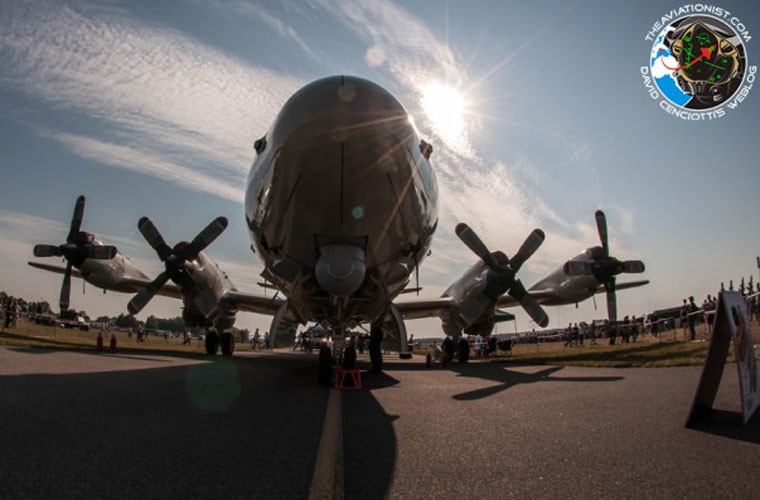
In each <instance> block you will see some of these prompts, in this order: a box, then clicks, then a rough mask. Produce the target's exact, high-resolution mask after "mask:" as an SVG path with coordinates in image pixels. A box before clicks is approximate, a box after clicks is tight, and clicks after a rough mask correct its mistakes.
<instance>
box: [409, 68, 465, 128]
mask: <svg viewBox="0 0 760 500" xmlns="http://www.w3.org/2000/svg"><path fill="white" fill-rule="evenodd" d="M420 104H421V105H422V109H423V110H424V111H425V114H426V115H427V117H428V118H429V119H430V121H431V122H432V125H433V128H434V129H435V131H436V133H437V134H438V135H440V136H441V137H442V138H443V139H444V140H447V141H456V140H457V139H459V138H461V137H462V135H463V133H464V113H465V107H466V104H465V99H464V96H463V95H462V93H461V92H459V91H458V90H457V89H455V88H454V87H451V86H449V85H445V84H442V83H437V82H436V83H431V84H429V85H428V86H427V87H426V88H425V89H424V90H423V92H422V99H421V100H420Z"/></svg>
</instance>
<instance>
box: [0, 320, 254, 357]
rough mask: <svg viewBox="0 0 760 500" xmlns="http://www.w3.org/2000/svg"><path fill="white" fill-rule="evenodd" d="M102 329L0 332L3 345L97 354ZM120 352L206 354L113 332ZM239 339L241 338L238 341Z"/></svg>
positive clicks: (240, 347)
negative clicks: (83, 351) (84, 351)
mask: <svg viewBox="0 0 760 500" xmlns="http://www.w3.org/2000/svg"><path fill="white" fill-rule="evenodd" d="M99 332H100V330H94V329H93V330H89V331H87V332H83V331H80V330H69V329H64V328H58V327H52V326H43V325H37V324H35V323H28V322H26V321H24V320H19V322H18V325H17V327H16V328H2V329H0V346H15V347H39V348H49V349H74V350H88V351H94V350H95V348H96V342H97V337H98V333H99ZM113 333H114V335H115V336H116V347H117V349H118V350H119V351H159V352H178V353H197V354H203V353H205V352H206V350H205V347H204V345H203V342H200V341H198V340H193V341H192V342H191V345H189V346H187V345H184V346H183V345H182V339H179V338H176V339H172V338H170V339H169V340H168V341H167V340H164V338H162V337H157V336H149V337H147V340H146V341H145V342H140V343H138V342H137V337H136V335H132V336H131V337H129V336H128V335H127V334H126V333H125V332H113ZM111 334H112V332H110V331H109V332H102V335H103V348H104V349H105V350H108V348H109V343H110V341H111ZM238 340H239V339H238ZM235 350H236V351H250V350H251V347H250V344H247V343H242V342H237V344H236V346H235Z"/></svg>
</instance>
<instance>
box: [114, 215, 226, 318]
mask: <svg viewBox="0 0 760 500" xmlns="http://www.w3.org/2000/svg"><path fill="white" fill-rule="evenodd" d="M137 228H138V229H139V230H140V233H141V234H142V235H143V237H144V238H145V240H146V241H147V242H148V244H149V245H150V246H151V247H152V248H153V249H154V250H155V251H156V253H157V254H158V258H159V259H161V261H162V262H163V263H164V271H163V272H161V274H159V275H158V276H156V279H154V280H153V281H152V282H151V283H150V284H149V285H148V286H147V287H146V288H144V289H142V290H141V291H140V292H138V293H137V294H136V295H135V296H134V297H132V300H130V301H129V304H128V305H127V309H129V312H130V313H131V314H137V313H138V312H140V311H141V310H142V309H143V307H145V306H146V305H147V304H148V302H150V299H152V298H153V296H154V295H155V294H156V293H158V291H159V290H160V289H161V287H162V286H164V284H166V282H167V281H169V280H170V279H171V280H172V281H174V282H175V283H178V284H180V286H182V283H183V282H187V279H188V278H189V279H192V274H191V273H189V272H188V271H189V270H190V267H189V262H190V261H192V260H194V259H195V258H197V257H198V254H199V253H200V252H202V251H203V249H205V248H206V247H207V246H209V245H210V244H211V243H212V242H213V241H214V240H215V239H216V238H217V237H218V236H219V235H220V234H222V232H223V231H224V230H225V229H226V228H227V218H226V217H217V218H216V219H214V220H213V221H211V223H210V224H209V225H208V226H206V227H205V228H204V229H203V230H202V231H201V232H200V233H198V235H197V236H196V237H195V238H194V239H193V241H191V242H190V243H180V244H178V245H175V247H174V248H171V247H170V246H169V245H167V244H166V242H165V241H164V238H163V236H161V233H159V232H158V229H156V226H155V225H154V224H153V222H152V221H151V220H150V219H149V218H147V217H142V218H141V219H140V220H139V222H138V223H137ZM202 312H203V313H204V315H206V312H210V311H202Z"/></svg>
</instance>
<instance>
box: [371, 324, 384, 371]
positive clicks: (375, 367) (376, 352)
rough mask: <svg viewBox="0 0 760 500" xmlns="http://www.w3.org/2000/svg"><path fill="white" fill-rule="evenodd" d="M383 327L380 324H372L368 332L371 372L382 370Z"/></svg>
mask: <svg viewBox="0 0 760 500" xmlns="http://www.w3.org/2000/svg"><path fill="white" fill-rule="evenodd" d="M382 343H383V328H382V327H381V326H380V325H373V326H372V329H371V330H370V333H369V359H370V362H371V363H372V369H371V370H370V371H372V372H373V373H380V372H381V371H383V351H382V350H381V349H382V347H381V346H382Z"/></svg>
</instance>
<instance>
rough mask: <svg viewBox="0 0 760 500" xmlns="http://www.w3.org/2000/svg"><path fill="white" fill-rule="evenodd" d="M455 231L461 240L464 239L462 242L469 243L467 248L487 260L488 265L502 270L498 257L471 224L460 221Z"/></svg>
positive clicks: (484, 260) (495, 269)
mask: <svg viewBox="0 0 760 500" xmlns="http://www.w3.org/2000/svg"><path fill="white" fill-rule="evenodd" d="M454 232H455V233H456V235H457V236H458V237H459V239H460V240H462V243H464V244H465V245H467V248H469V249H470V250H472V251H473V253H475V255H477V256H478V257H480V259H481V260H482V261H483V262H485V263H486V264H487V265H488V267H490V268H491V269H493V270H494V271H500V270H501V266H500V265H499V262H498V261H497V260H496V258H495V257H494V256H493V255H491V252H490V251H489V250H488V247H486V245H485V243H483V241H481V239H480V238H478V235H477V234H475V231H473V230H472V229H471V228H470V226H468V225H467V224H465V223H464V222H460V223H459V224H457V227H456V228H455V229H454Z"/></svg>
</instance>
